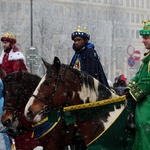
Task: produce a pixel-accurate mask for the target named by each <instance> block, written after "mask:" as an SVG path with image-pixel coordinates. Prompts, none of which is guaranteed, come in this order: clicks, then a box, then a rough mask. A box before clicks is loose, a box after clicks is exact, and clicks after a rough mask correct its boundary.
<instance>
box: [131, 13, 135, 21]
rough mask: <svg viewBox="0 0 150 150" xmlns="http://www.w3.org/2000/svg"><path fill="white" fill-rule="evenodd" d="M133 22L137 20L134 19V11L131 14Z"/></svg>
mask: <svg viewBox="0 0 150 150" xmlns="http://www.w3.org/2000/svg"><path fill="white" fill-rule="evenodd" d="M131 22H135V21H134V14H133V13H132V14H131Z"/></svg>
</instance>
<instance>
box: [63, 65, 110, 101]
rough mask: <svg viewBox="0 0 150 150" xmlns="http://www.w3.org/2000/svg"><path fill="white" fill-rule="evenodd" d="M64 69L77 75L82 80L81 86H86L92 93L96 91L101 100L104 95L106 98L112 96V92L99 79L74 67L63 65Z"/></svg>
mask: <svg viewBox="0 0 150 150" xmlns="http://www.w3.org/2000/svg"><path fill="white" fill-rule="evenodd" d="M62 67H63V68H65V69H69V70H70V71H71V72H73V73H74V74H76V76H77V77H78V78H79V80H80V84H81V85H83V84H84V85H85V86H86V87H87V88H88V89H90V90H91V91H95V92H96V93H97V94H98V98H99V99H100V98H101V97H102V95H103V96H104V97H105V96H111V90H110V89H108V88H107V87H106V86H105V85H103V84H102V83H100V82H99V81H98V80H97V79H95V78H94V77H92V76H91V75H89V74H87V73H86V72H83V71H79V70H77V69H75V68H73V67H72V66H69V65H65V64H62Z"/></svg>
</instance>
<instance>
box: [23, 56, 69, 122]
mask: <svg viewBox="0 0 150 150" xmlns="http://www.w3.org/2000/svg"><path fill="white" fill-rule="evenodd" d="M43 63H44V65H45V67H46V69H47V71H46V74H45V75H44V76H43V78H42V79H41V81H40V83H39V85H38V86H37V88H36V90H35V91H34V93H33V95H32V97H31V98H30V99H29V102H28V103H27V105H26V108H25V116H26V118H27V119H28V120H29V121H34V122H39V121H40V120H42V119H43V118H45V116H46V115H47V112H49V111H50V110H51V109H54V108H58V107H60V106H63V105H65V104H66V101H67V100H68V95H67V94H68V92H69V89H68V88H67V80H66V78H64V75H66V74H67V71H66V70H67V69H65V68H63V67H62V65H61V63H60V60H59V59H58V58H57V57H55V59H54V63H53V64H52V65H51V64H49V63H47V62H46V61H44V60H43ZM68 77H69V78H71V76H70V75H69V76H68Z"/></svg>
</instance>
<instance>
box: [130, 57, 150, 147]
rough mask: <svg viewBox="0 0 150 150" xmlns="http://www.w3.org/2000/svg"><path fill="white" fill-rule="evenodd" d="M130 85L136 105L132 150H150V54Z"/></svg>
mask: <svg viewBox="0 0 150 150" xmlns="http://www.w3.org/2000/svg"><path fill="white" fill-rule="evenodd" d="M142 62H143V63H142V65H141V66H140V69H139V71H138V72H137V73H136V75H135V77H134V78H133V79H132V80H131V82H130V83H129V88H130V94H131V95H132V97H133V98H134V100H135V101H136V102H137V103H136V110H135V125H136V127H135V129H136V135H135V141H134V144H133V148H132V150H150V54H147V55H146V56H145V57H144V58H143V59H142Z"/></svg>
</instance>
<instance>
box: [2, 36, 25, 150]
mask: <svg viewBox="0 0 150 150" xmlns="http://www.w3.org/2000/svg"><path fill="white" fill-rule="evenodd" d="M1 42H2V46H3V50H2V52H1V55H0V77H1V78H0V96H1V99H0V115H2V107H3V102H4V99H3V95H2V90H3V83H2V80H3V78H4V77H5V75H7V74H9V73H12V72H15V71H19V69H22V70H23V71H27V67H26V65H25V57H24V55H23V54H22V53H21V52H20V50H19V48H18V47H17V46H16V45H15V44H16V42H17V40H16V38H15V36H14V35H11V34H9V33H6V34H5V35H4V36H3V37H2V38H1ZM4 72H5V75H4ZM3 75H4V76H3ZM0 128H1V130H0V132H1V136H0V140H2V141H3V144H2V145H1V146H3V148H2V149H4V150H5V149H7V150H8V149H11V144H12V140H14V139H13V138H12V137H10V136H9V137H8V134H7V129H6V128H5V127H4V126H3V125H2V124H1V122H0ZM0 149H1V147H0Z"/></svg>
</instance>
